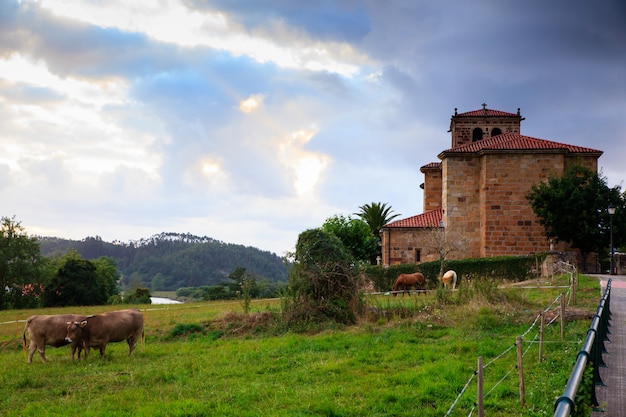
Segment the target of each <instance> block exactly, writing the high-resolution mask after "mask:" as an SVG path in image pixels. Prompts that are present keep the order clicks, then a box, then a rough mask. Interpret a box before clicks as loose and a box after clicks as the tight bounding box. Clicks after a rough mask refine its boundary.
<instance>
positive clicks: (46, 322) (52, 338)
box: [22, 314, 86, 363]
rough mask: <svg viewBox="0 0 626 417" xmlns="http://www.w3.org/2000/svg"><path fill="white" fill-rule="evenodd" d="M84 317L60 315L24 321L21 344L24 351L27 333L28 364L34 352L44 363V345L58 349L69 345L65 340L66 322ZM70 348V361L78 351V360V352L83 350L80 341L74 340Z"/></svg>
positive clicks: (30, 318) (31, 360)
mask: <svg viewBox="0 0 626 417" xmlns="http://www.w3.org/2000/svg"><path fill="white" fill-rule="evenodd" d="M85 318H86V316H81V315H77V314H62V315H57V316H30V317H29V318H28V320H26V326H24V334H23V335H22V344H23V346H24V349H26V332H27V331H28V338H29V339H30V345H29V347H28V363H32V362H33V354H34V353H35V350H38V351H39V356H41V360H42V361H43V362H44V363H45V362H47V360H46V345H50V346H54V347H60V346H65V345H67V344H69V343H70V342H68V341H67V340H65V335H66V332H67V325H66V323H67V322H68V321H81V320H84V319H85ZM71 347H72V360H74V353H75V352H76V349H78V358H79V359H80V352H81V351H82V349H83V346H82V341H81V340H78V339H77V340H75V341H74V342H73V343H71Z"/></svg>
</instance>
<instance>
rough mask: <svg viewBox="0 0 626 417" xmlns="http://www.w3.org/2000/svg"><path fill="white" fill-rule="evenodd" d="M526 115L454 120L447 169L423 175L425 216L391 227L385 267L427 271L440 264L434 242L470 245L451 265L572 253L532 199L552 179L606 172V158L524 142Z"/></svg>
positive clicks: (437, 167)
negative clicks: (551, 233) (415, 266)
mask: <svg viewBox="0 0 626 417" xmlns="http://www.w3.org/2000/svg"><path fill="white" fill-rule="evenodd" d="M523 120H524V118H523V117H522V116H521V115H520V110H519V109H517V112H516V113H508V112H504V111H500V110H492V109H488V108H487V105H486V104H483V105H482V109H478V110H473V111H469V112H465V113H457V109H455V110H454V115H453V116H452V117H451V120H450V130H449V132H450V133H451V136H452V144H451V147H450V148H449V149H446V150H444V151H442V152H441V153H440V154H439V155H437V157H438V159H439V162H431V163H429V164H426V165H424V166H422V167H421V168H420V171H421V172H422V173H423V174H424V182H423V184H421V185H420V188H422V189H423V193H424V213H422V214H418V215H415V216H412V217H408V218H404V219H400V220H396V221H393V222H390V223H388V224H386V225H385V226H384V227H383V229H382V231H381V235H382V236H381V237H382V263H383V265H386V266H388V265H394V264H400V263H421V262H428V261H432V260H437V259H439V255H438V253H436V252H437V251H436V250H435V248H434V247H433V246H432V236H433V234H440V235H441V234H443V235H444V236H446V239H455V240H456V241H458V242H462V244H460V245H459V246H458V247H457V248H455V250H454V251H453V252H451V253H449V254H448V256H447V257H446V258H447V259H463V258H485V257H493V256H502V255H529V254H531V253H539V252H545V251H548V250H551V249H552V250H557V251H564V250H565V249H566V248H565V246H564V244H563V243H558V244H555V243H553V242H550V241H548V239H547V238H546V237H545V234H544V230H543V226H541V225H540V224H539V223H537V220H538V219H537V217H536V216H535V214H534V212H533V210H532V208H531V206H530V204H529V203H528V201H527V200H526V195H527V194H528V192H529V191H530V188H531V187H532V186H533V185H534V184H537V183H540V182H541V181H544V180H546V179H547V178H548V177H550V176H551V175H561V174H562V173H563V172H564V170H565V169H566V168H567V167H569V166H570V165H573V164H579V165H584V166H586V167H588V168H590V169H592V170H594V171H597V169H598V158H599V157H600V155H602V151H599V150H596V149H591V148H585V147H581V146H576V145H567V144H565V143H559V142H553V141H550V140H545V139H539V138H534V137H530V136H524V135H522V134H521V133H520V132H521V129H520V128H521V122H522V121H523Z"/></svg>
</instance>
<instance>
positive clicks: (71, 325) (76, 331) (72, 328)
mask: <svg viewBox="0 0 626 417" xmlns="http://www.w3.org/2000/svg"><path fill="white" fill-rule="evenodd" d="M86 325H87V320H83V321H68V322H67V333H66V334H65V340H66V341H67V342H70V343H72V341H74V340H76V339H79V338H80V336H81V335H82V328H83V327H85V326H86Z"/></svg>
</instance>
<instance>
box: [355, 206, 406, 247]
mask: <svg viewBox="0 0 626 417" xmlns="http://www.w3.org/2000/svg"><path fill="white" fill-rule="evenodd" d="M359 209H360V210H361V211H359V212H358V213H355V214H356V215H357V216H359V217H360V218H361V220H363V221H364V222H365V223H367V225H368V226H369V228H370V230H371V231H372V235H374V236H376V238H377V239H380V231H381V230H382V228H383V226H384V225H386V224H387V223H389V222H390V221H392V220H393V219H395V218H396V217H398V216H400V214H392V213H393V210H392V209H391V206H387V203H380V202H378V203H371V204H363V205H362V206H359Z"/></svg>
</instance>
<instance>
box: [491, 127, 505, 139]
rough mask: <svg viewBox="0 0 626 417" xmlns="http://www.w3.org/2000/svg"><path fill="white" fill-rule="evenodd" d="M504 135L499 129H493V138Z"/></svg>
mask: <svg viewBox="0 0 626 417" xmlns="http://www.w3.org/2000/svg"><path fill="white" fill-rule="evenodd" d="M501 134H502V130H500V128H499V127H494V128H493V129H491V136H492V137H493V136H498V135H501Z"/></svg>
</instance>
